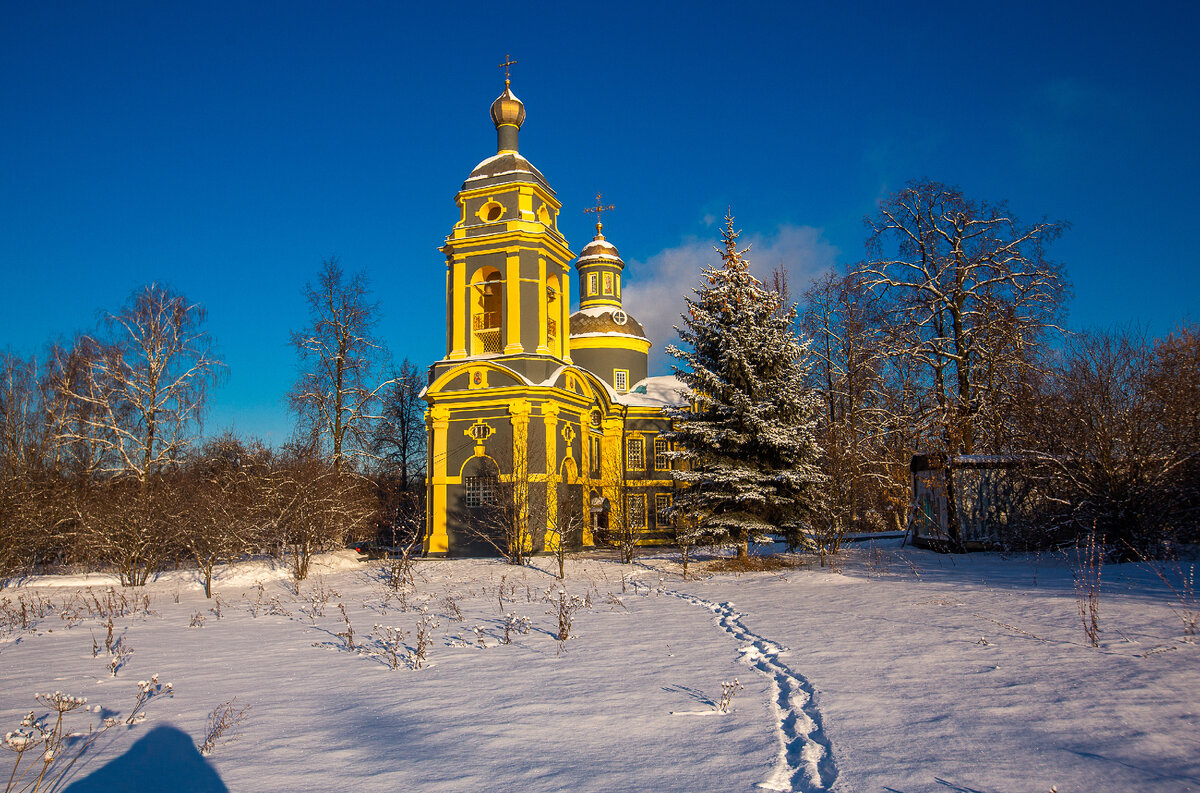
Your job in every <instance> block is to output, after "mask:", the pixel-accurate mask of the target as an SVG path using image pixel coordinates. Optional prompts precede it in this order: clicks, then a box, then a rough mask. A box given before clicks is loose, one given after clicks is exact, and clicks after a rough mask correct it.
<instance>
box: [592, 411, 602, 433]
mask: <svg viewBox="0 0 1200 793" xmlns="http://www.w3.org/2000/svg"><path fill="white" fill-rule="evenodd" d="M591 422H592V426H593V427H596V428H597V429H599V428H600V411H599V410H593V411H592V416H591Z"/></svg>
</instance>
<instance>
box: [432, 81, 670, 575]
mask: <svg viewBox="0 0 1200 793" xmlns="http://www.w3.org/2000/svg"><path fill="white" fill-rule="evenodd" d="M504 84H505V88H504V92H503V93H502V94H501V95H500V96H499V97H497V99H496V101H495V102H493V103H492V106H491V117H492V123H493V124H494V125H495V127H496V136H497V147H496V148H497V151H496V154H495V155H493V156H491V157H488V158H487V159H485V160H484V161H483V162H481V163H479V164H478V165H477V166H475V168H474V170H472V171H471V173H470V175H468V176H467V178H466V181H464V182H463V185H462V188H461V189H460V190H459V191H458V194H457V196H456V197H455V202H456V204H457V206H458V217H457V220H456V222H455V223H454V226H453V228H452V229H451V232H450V235H449V236H448V237H447V238H446V244H445V245H444V246H443V247H442V248H441V251H442V253H444V254H445V256H446V354H445V357H443V358H442V359H441V360H439V361H437V362H435V363H434V364H433V365H432V366H431V367H430V369H429V385H428V386H427V387H426V389H425V391H424V398H425V400H426V402H428V404H429V408H428V410H427V411H426V432H427V437H428V457H427V459H428V470H427V471H426V488H427V492H426V496H427V500H426V510H427V513H426V524H425V533H424V537H423V552H424V554H425V555H426V556H464V555H477V554H486V553H495V552H496V550H498V549H500V547H501V546H500V545H499V544H498V542H497V539H498V537H500V536H503V537H506V538H507V539H505V540H503V541H505V542H520V543H521V544H522V545H523V550H524V551H525V552H528V553H539V552H545V551H552V550H555V549H556V548H557V547H559V543H562V544H563V546H564V547H566V548H569V549H577V548H587V547H591V546H594V545H597V544H600V543H602V542H604V541H605V540H606V538H607V536H609V535H610V534H611V532H612V531H614V529H615V528H616V527H617V526H620V527H621V528H622V530H624V531H627V532H628V531H633V532H636V537H637V541H638V543H639V544H657V543H666V542H670V541H671V540H672V538H673V536H674V533H673V527H672V525H671V518H670V512H669V510H670V507H671V503H672V492H673V489H674V487H675V483H674V481H673V479H672V475H671V465H672V463H671V460H670V457H669V455H668V452H669V451H670V444H669V442H668V441H667V440H666V439H665V438H664V437H662V435H663V433H664V432H666V431H668V430H669V429H670V421H669V420H668V419H667V417H666V415H665V414H664V409H665V408H666V407H668V406H671V405H679V404H681V403H683V402H684V399H683V397H682V396H681V394H682V391H681V388H682V387H681V385H680V383H679V382H678V381H677V380H676V379H675V378H674V377H669V376H668V377H647V371H648V370H647V365H648V363H647V362H648V354H649V351H650V346H651V342H650V339H648V338H646V334H645V331H644V330H643V328H642V326H641V325H640V324H638V322H637V320H636V319H634V318H633V317H632V316H630V315H629V314H628V313H627V312H626V311H625V310H624V308H623V307H622V302H621V281H622V276H623V274H624V270H625V263H624V262H623V261H622V260H621V257H620V254H619V253H618V252H617V248H616V247H615V246H614V245H613V244H612V243H611V242H609V241H608V240H607V239H605V237H604V234H603V233H602V230H603V224H602V223H599V222H597V224H596V236H595V237H594V238H593V239H592V240H591V241H590V242H589V243H587V245H585V246H584V247H583V249H582V251H580V253H579V255H578V256H576V255H575V254H574V253H572V251H571V248H570V245H569V243H568V242H567V240H566V238H565V237H564V236H563V235H562V233H561V232H560V231H559V229H558V218H559V212H560V210H561V209H562V205H561V204H560V203H559V201H558V200H557V199H556V198H555V194H554V190H553V189H552V188H551V187H550V184H549V182H547V181H546V177H544V176H543V175H542V173H541V172H540V171H539V170H538V169H537V168H535V167H534V166H533V165H532V164H531V163H530V162H529V160H527V159H526V158H525V157H524V156H522V155H521V153H520V151H519V149H518V146H517V138H518V133H519V131H520V129H521V126H522V124H524V122H525V105H524V104H523V103H522V102H521V100H519V99H518V98H517V97H516V96H515V95H514V94H513V92H512V88H511V85H510V81H509V80H508V79H506V80H505V81H504ZM604 208H605V207H602V206H600V205H599V204H597V207H595V210H596V211H597V217H598V218H599V212H600V210H602V209H604ZM572 265H574V270H575V273H574V278H573V277H572V272H571V270H572ZM573 284H574V288H575V289H577V290H578V295H579V308H578V310H576V311H575V312H574V313H572V312H571V310H570V305H571V300H572V288H573ZM502 522H507V524H508V525H504V526H502V525H500V523H502ZM506 532H507V533H506Z"/></svg>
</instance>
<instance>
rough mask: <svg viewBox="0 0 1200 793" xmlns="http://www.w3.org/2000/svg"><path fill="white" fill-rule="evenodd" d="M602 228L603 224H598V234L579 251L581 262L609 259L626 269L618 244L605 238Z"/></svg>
mask: <svg viewBox="0 0 1200 793" xmlns="http://www.w3.org/2000/svg"><path fill="white" fill-rule="evenodd" d="M602 228H603V224H601V223H597V224H596V236H595V237H593V238H592V241H591V242H589V243H588V244H587V245H584V246H583V250H581V251H580V252H579V259H578V261H579V264H581V265H583V264H587V263H588V262H593V261H601V260H609V261H611V262H613V263H614V264H616V265H618V266H619V267H621V268H622V269H624V267H625V262H623V261H621V254H620V253H618V252H617V246H616V245H613V244H612V243H611V242H609V241H608V240H606V239H604V235H603V234H601V233H600V230H601V229H602Z"/></svg>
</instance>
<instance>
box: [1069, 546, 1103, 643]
mask: <svg viewBox="0 0 1200 793" xmlns="http://www.w3.org/2000/svg"><path fill="white" fill-rule="evenodd" d="M1103 572H1104V538H1103V537H1101V538H1100V543H1099V545H1097V543H1096V535H1095V534H1089V535H1087V538H1086V539H1083V540H1081V541H1080V542H1078V543H1076V545H1075V569H1074V570H1073V571H1072V577H1073V578H1074V579H1075V606H1076V608H1077V609H1078V611H1079V619H1080V620H1081V621H1082V622H1083V634H1084V636H1086V637H1087V640H1088V644H1090V645H1091V646H1093V647H1099V646H1100V578H1101V575H1102V574H1103Z"/></svg>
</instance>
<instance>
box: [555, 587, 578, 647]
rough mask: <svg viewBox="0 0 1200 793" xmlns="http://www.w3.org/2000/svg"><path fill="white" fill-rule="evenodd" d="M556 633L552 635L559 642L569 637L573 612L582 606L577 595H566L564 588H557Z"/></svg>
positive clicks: (573, 616) (573, 619)
mask: <svg viewBox="0 0 1200 793" xmlns="http://www.w3.org/2000/svg"><path fill="white" fill-rule="evenodd" d="M557 605H558V634H557V635H556V636H555V637H554V638H556V639H558V641H559V643H560V644H561V643H562V642H565V641H566V640H567V639H569V638H571V626H572V624H573V623H574V621H575V612H576V611H579V609H581V608H582V607H583V601H582V600H581V599H580V598H577V597H574V596H572V597H570V598H568V597H567V592H566V590H565V589H560V590H558V604H557Z"/></svg>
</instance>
